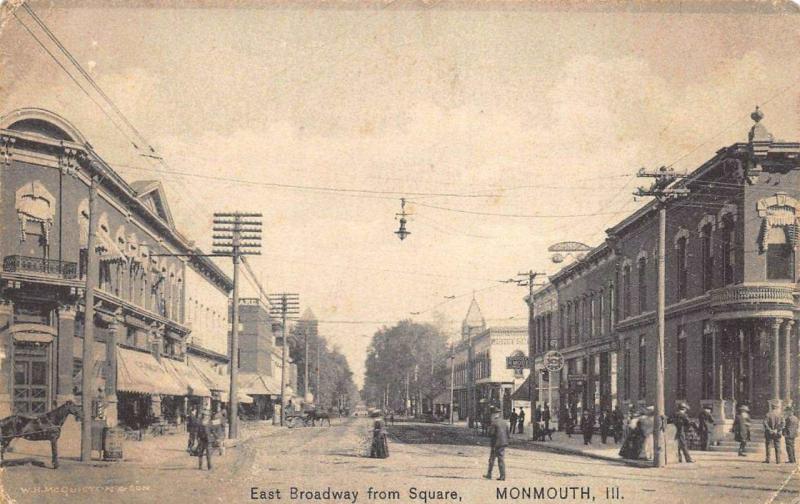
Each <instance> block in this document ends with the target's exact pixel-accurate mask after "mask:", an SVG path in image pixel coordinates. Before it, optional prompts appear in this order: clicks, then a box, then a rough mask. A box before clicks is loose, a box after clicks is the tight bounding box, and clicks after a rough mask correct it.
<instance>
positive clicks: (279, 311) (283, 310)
mask: <svg viewBox="0 0 800 504" xmlns="http://www.w3.org/2000/svg"><path fill="white" fill-rule="evenodd" d="M268 299H269V302H270V305H271V306H270V315H271V316H273V317H280V318H281V341H282V342H281V347H282V348H281V426H283V423H284V419H285V418H286V359H287V357H288V356H287V352H288V350H287V347H288V341H287V340H286V321H287V320H288V319H290V318H295V317H296V316H298V315H299V314H300V295H299V294H290V293H287V292H282V293H280V294H270V295H269V298H268Z"/></svg>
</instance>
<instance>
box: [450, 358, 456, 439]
mask: <svg viewBox="0 0 800 504" xmlns="http://www.w3.org/2000/svg"><path fill="white" fill-rule="evenodd" d="M455 382H456V354H455V353H454V352H453V344H452V343H450V425H453V396H454V395H455Z"/></svg>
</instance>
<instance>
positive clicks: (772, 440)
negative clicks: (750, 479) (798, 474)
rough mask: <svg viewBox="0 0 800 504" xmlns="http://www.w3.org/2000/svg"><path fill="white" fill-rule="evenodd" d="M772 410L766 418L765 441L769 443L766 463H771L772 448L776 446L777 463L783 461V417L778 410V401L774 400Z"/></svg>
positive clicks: (771, 405)
mask: <svg viewBox="0 0 800 504" xmlns="http://www.w3.org/2000/svg"><path fill="white" fill-rule="evenodd" d="M769 408H770V411H769V413H767V416H766V418H764V443H765V444H766V445H767V458H766V460H764V463H765V464H769V459H770V458H771V457H770V451H771V450H770V448H775V463H776V464H780V463H781V436H782V434H783V424H784V422H783V417H782V416H781V414H780V412H779V411H778V403H777V402H773V403H772V404H770V406H769Z"/></svg>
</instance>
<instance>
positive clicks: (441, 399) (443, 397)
mask: <svg viewBox="0 0 800 504" xmlns="http://www.w3.org/2000/svg"><path fill="white" fill-rule="evenodd" d="M433 404H450V391H449V390H445V391H444V392H440V393H439V394H438V395H437V396H436V397H434V398H433Z"/></svg>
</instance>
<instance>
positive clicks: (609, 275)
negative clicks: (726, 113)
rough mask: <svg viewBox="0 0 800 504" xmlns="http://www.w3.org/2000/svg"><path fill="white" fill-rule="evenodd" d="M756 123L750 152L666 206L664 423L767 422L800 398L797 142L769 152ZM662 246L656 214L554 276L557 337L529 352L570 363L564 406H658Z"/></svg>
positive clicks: (736, 151) (722, 164)
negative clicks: (775, 409) (703, 418)
mask: <svg viewBox="0 0 800 504" xmlns="http://www.w3.org/2000/svg"><path fill="white" fill-rule="evenodd" d="M752 118H753V120H754V121H755V124H754V125H753V127H752V129H751V130H750V134H749V137H748V141H747V142H742V143H736V144H734V145H731V146H729V147H725V148H723V149H721V150H719V151H718V152H717V154H716V155H715V156H714V157H713V158H711V159H710V160H708V161H707V162H705V163H704V164H703V165H702V166H700V167H699V168H697V169H696V170H694V171H693V172H692V173H691V174H689V175H688V176H686V177H683V178H681V179H680V180H679V181H678V182H676V186H677V187H680V188H684V189H687V190H688V195H686V196H685V197H683V198H681V199H679V200H675V201H672V202H669V203H668V204H667V207H666V216H667V228H666V244H667V248H666V258H665V267H666V282H665V294H666V305H665V306H666V311H665V313H666V326H665V350H664V351H665V355H664V366H665V397H666V404H667V413H668V414H671V413H672V412H673V411H674V409H675V404H676V403H678V402H679V401H686V402H688V403H689V405H690V407H691V408H692V409H693V410H694V411H697V410H698V409H699V408H700V407H701V405H708V406H711V407H712V408H713V414H714V415H715V417H716V418H717V419H718V424H719V425H718V429H720V430H721V431H722V429H725V427H724V426H725V425H728V424H729V423H730V421H731V419H732V418H733V415H734V412H735V410H736V407H737V405H741V404H747V405H749V407H750V410H751V414H752V415H753V416H754V417H761V416H763V415H764V414H765V413H766V411H767V410H768V408H769V404H770V403H777V404H784V405H785V404H791V403H792V402H795V401H797V400H798V399H799V398H798V393H800V373H798V364H800V362H798V357H800V356H799V355H798V330H797V323H796V321H797V319H798V317H799V316H800V314H799V312H800V301H799V300H798V295H799V294H798V284H797V282H798V274H799V273H800V271H799V269H798V263H797V260H796V255H797V249H798V241H799V240H798V236H799V234H800V233H798V229H799V228H800V221H798V218H799V217H800V206H799V205H800V201H798V198H800V166H799V161H798V156H799V155H800V143H797V142H784V141H778V140H775V139H774V138H773V136H772V135H771V134H770V133H769V132H768V131H767V129H766V128H765V126H764V125H763V124H762V123H761V120H762V118H763V115H762V114H761V112H760V111H758V110H757V111H756V112H754V113H753V115H752ZM658 236H659V235H658V206H657V203H656V202H651V203H650V204H647V205H645V206H644V207H642V208H641V209H639V210H638V211H636V212H635V213H633V214H632V215H630V216H628V217H627V218H625V219H624V220H622V221H621V222H620V223H618V224H617V225H615V226H614V227H612V228H611V229H609V230H608V238H607V240H606V242H605V243H604V244H602V245H600V246H598V247H596V248H595V249H593V250H592V251H591V252H590V253H589V254H588V255H587V256H586V257H585V258H584V259H583V260H581V261H577V262H575V263H573V264H571V265H569V266H567V267H566V268H564V269H562V270H561V271H559V272H558V273H557V274H555V275H552V276H551V278H550V280H551V284H552V288H553V289H555V293H556V295H557V299H558V309H557V316H556V314H555V313H554V314H553V316H554V317H555V318H554V319H553V329H552V337H548V338H546V339H545V340H544V341H546V343H545V344H542V343H541V340H536V339H534V340H533V341H532V342H531V343H532V348H531V352H533V353H535V354H536V356H537V359H540V358H541V355H542V354H543V353H544V352H545V351H547V350H549V349H558V350H559V351H560V352H562V354H563V355H564V357H565V359H566V362H567V365H566V366H565V371H563V372H562V375H561V379H562V383H561V386H560V393H561V394H562V396H563V397H565V398H567V400H566V401H564V403H565V404H569V405H571V406H572V407H574V408H581V407H591V406H594V407H604V408H609V407H612V406H613V405H615V404H616V403H620V404H623V405H625V406H627V405H628V404H653V403H654V402H655V394H656V390H655V384H656V375H655V359H656V352H657V327H656V308H657V306H656V303H657V295H658V292H657V288H658V285H657V277H656V275H657V269H656V268H657V255H656V254H657V251H658ZM539 292H540V293H539V296H540V297H541V296H544V295H545V291H539ZM534 298H535V300H536V296H534ZM556 321H557V323H556Z"/></svg>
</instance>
